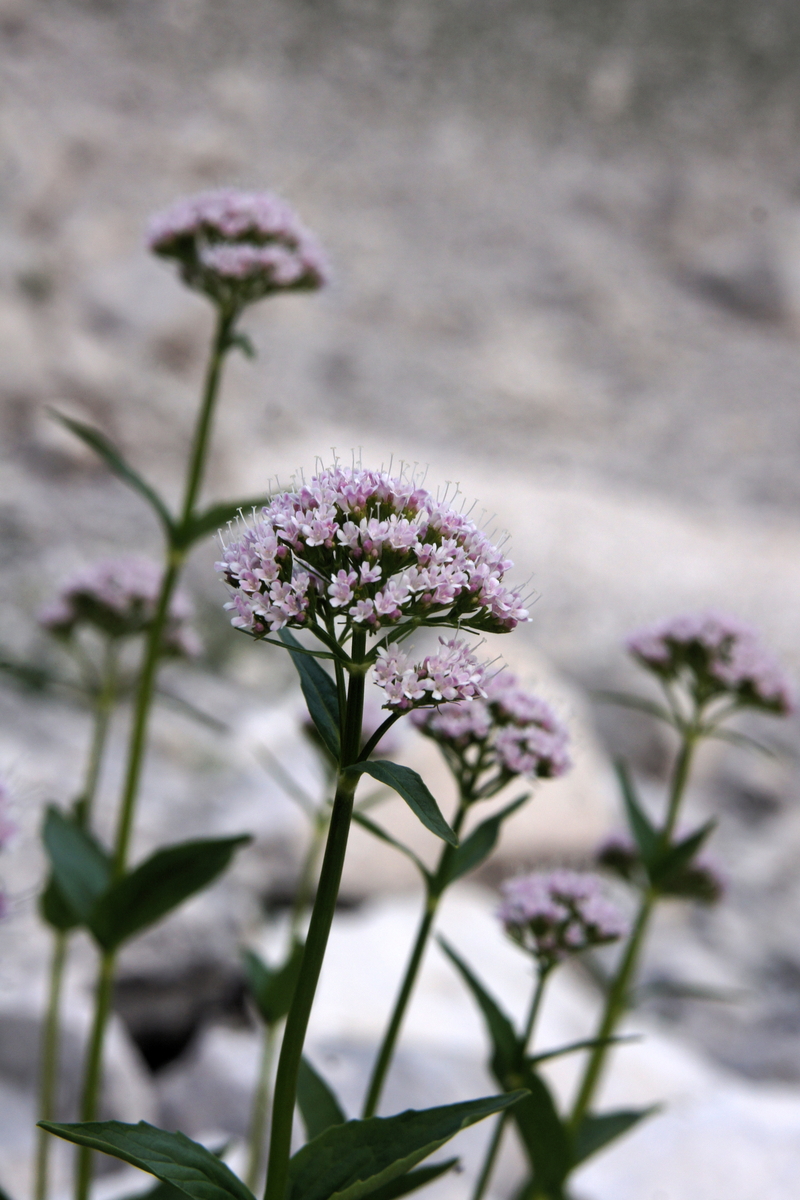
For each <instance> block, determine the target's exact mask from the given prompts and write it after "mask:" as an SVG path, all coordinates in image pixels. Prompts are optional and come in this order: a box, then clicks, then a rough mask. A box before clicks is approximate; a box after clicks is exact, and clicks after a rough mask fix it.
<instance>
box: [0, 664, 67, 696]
mask: <svg viewBox="0 0 800 1200" xmlns="http://www.w3.org/2000/svg"><path fill="white" fill-rule="evenodd" d="M0 671H5V673H6V674H7V675H10V676H11V678H12V679H13V680H14V681H15V682H16V683H18V684H21V686H22V687H25V688H28V689H29V690H30V691H32V692H45V691H47V690H48V688H52V687H67V688H70V689H71V690H79V689H76V687H75V684H73V683H70V682H69V681H68V680H64V679H61V677H60V676H59V675H56V673H55V672H54V671H51V670H50V668H49V667H44V666H40V665H39V664H38V663H25V662H15V661H14V660H13V659H10V658H5V657H2V658H0Z"/></svg>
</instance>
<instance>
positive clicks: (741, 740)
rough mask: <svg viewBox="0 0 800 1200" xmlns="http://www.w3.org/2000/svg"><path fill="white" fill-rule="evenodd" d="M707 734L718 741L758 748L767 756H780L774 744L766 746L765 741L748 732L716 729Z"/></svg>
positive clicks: (751, 748) (752, 748) (753, 748)
mask: <svg viewBox="0 0 800 1200" xmlns="http://www.w3.org/2000/svg"><path fill="white" fill-rule="evenodd" d="M705 736H706V737H707V738H710V739H713V740H714V741H717V742H729V743H730V745H731V746H740V747H741V748H742V749H743V750H757V751H758V752H759V754H765V755H766V757H767V758H777V757H778V753H777V751H776V750H774V749H773V747H772V746H765V745H764V743H763V742H759V741H757V740H756V739H755V738H752V737H748V735H747V734H746V733H737V732H736V730H734V729H715V730H714V731H713V732H712V733H707V734H706V735H705Z"/></svg>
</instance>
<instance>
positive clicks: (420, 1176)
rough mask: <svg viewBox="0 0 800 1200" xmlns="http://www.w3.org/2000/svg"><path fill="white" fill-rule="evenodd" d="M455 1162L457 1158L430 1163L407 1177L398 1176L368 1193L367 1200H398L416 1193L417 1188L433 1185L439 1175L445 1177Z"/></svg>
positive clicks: (410, 1172)
mask: <svg viewBox="0 0 800 1200" xmlns="http://www.w3.org/2000/svg"><path fill="white" fill-rule="evenodd" d="M457 1162H458V1159H457V1158H448V1159H445V1161H444V1162H440V1163H431V1165H430V1166H429V1167H417V1169H416V1171H409V1172H408V1174H407V1175H400V1176H398V1178H397V1179H393V1180H392V1181H391V1182H390V1183H385V1184H384V1185H383V1187H379V1188H376V1189H375V1191H374V1192H368V1193H367V1196H368V1200H398V1197H400V1196H407V1195H408V1194H409V1192H416V1191H417V1189H418V1188H421V1187H426V1186H427V1184H429V1183H433V1181H434V1179H438V1178H439V1176H440V1175H446V1174H447V1172H448V1171H452V1169H453V1167H454V1166H455V1165H456V1163H457Z"/></svg>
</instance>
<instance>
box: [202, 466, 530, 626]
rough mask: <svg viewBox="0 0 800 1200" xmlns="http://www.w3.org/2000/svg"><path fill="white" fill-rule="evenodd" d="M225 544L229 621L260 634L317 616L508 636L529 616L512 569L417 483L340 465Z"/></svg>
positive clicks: (466, 521)
mask: <svg viewBox="0 0 800 1200" xmlns="http://www.w3.org/2000/svg"><path fill="white" fill-rule="evenodd" d="M236 533H237V536H236V537H235V538H233V539H232V540H231V541H230V542H229V543H228V545H227V546H225V547H224V551H223V557H222V561H221V562H219V563H217V570H218V571H220V572H221V573H222V575H223V576H224V578H225V581H226V582H227V583H228V584H229V586H230V587H231V588H232V589H233V594H232V598H231V600H230V602H229V604H228V606H227V607H228V608H229V609H231V610H233V612H234V614H235V615H234V617H233V620H232V624H233V625H235V626H237V627H238V628H240V629H246V630H247V631H248V632H250V633H252V634H255V635H256V636H260V635H262V634H265V633H269V632H273V631H275V630H278V629H281V628H283V626H285V625H289V626H294V627H300V628H302V627H303V626H307V625H308V624H309V623H310V622H313V621H314V620H316V619H318V618H320V619H321V620H322V622H323V623H325V622H330V621H333V620H335V621H340V622H342V623H343V624H344V627H345V631H348V630H352V629H363V630H365V631H367V632H371V633H375V632H377V631H378V630H380V629H383V628H385V627H387V626H395V625H398V624H401V623H403V622H408V621H410V620H414V621H415V622H416V623H420V621H423V620H424V621H430V619H431V618H436V620H435V624H437V625H439V626H442V625H450V626H458V625H462V626H464V627H466V628H470V629H482V630H488V631H491V632H495V633H502V632H505V631H507V630H510V629H513V628H514V627H515V626H516V625H517V624H518V623H519V622H520V621H526V620H528V614H527V612H526V610H525V609H524V608H523V606H522V601H521V598H520V595H519V593H518V592H516V591H510V590H509V589H508V588H506V587H505V586H504V585H503V582H502V580H503V576H504V575H505V573H506V571H507V570H508V569H509V568H510V567H511V566H512V564H511V562H510V561H509V560H508V559H507V558H505V556H504V555H503V553H502V552H501V550H500V549H498V548H497V547H496V546H494V545H493V544H492V543H491V542H490V541H489V539H488V538H487V537H486V535H485V534H484V533H482V532H481V530H480V529H478V527H477V526H476V525H475V523H474V522H473V521H472V520H471V519H470V518H469V517H467V516H465V515H464V514H463V513H461V512H458V511H457V510H456V509H454V508H452V507H451V506H450V505H449V504H447V503H446V502H445V501H437V500H436V499H434V497H433V496H432V495H431V494H430V493H429V492H427V491H425V490H424V489H423V488H420V487H417V486H416V484H415V483H414V481H413V480H408V479H405V478H393V477H391V476H390V475H389V474H387V473H386V472H384V471H367V470H363V469H361V468H357V467H352V468H345V467H341V466H335V467H332V468H330V469H328V470H323V471H320V473H319V474H318V475H316V476H315V477H314V478H313V479H312V480H311V481H310V483H308V484H304V485H303V486H302V487H298V488H297V490H295V491H291V492H284V493H283V494H282V495H280V496H277V497H276V498H275V499H274V500H273V501H272V503H271V504H269V505H268V506H267V507H266V508H264V509H263V510H262V513H261V515H260V516H259V517H256V519H255V522H254V524H253V526H252V527H250V526H247V525H245V527H244V528H243V529H240V530H237V531H236Z"/></svg>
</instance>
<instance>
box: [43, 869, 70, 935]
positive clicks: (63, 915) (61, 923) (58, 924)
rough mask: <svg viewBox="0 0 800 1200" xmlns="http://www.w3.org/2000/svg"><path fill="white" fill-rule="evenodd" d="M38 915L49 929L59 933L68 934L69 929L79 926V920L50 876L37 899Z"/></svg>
mask: <svg viewBox="0 0 800 1200" xmlns="http://www.w3.org/2000/svg"><path fill="white" fill-rule="evenodd" d="M39 915H40V916H41V918H42V920H43V921H46V923H47V924H48V925H49V926H50V928H51V929H55V930H57V931H58V932H59V933H69V931H70V929H76V928H77V927H78V925H80V920H79V918H78V917H77V916H76V914H75V911H74V910H73V909H72V908H71V907H70V905H69V904H68V903H67V900H66V899H65V897H64V893H63V892H62V891H61V888H60V887H59V886H58V884H57V883H56V881H55V879H54V878H53V876H52V875H51V876H50V878H49V879H48V880H47V883H46V884H45V885H44V890H43V891H42V894H41V895H40V897H39Z"/></svg>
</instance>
